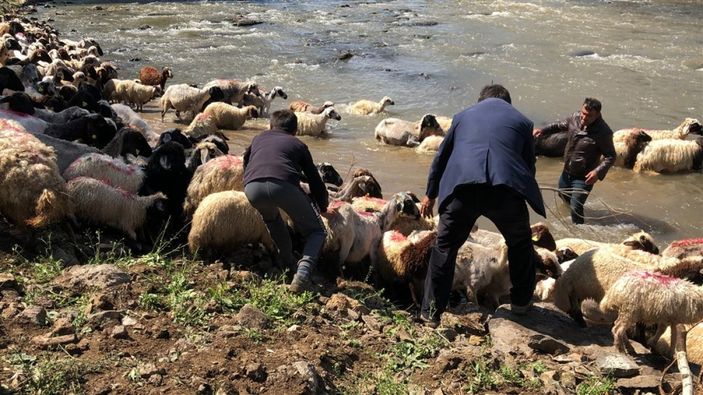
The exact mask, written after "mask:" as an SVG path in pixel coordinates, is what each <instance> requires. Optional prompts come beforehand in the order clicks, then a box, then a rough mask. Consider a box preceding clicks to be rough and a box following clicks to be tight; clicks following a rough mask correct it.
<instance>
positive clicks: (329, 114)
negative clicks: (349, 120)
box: [322, 107, 342, 121]
mask: <svg viewBox="0 0 703 395" xmlns="http://www.w3.org/2000/svg"><path fill="white" fill-rule="evenodd" d="M322 113H323V114H324V116H325V117H326V118H329V119H334V120H337V121H340V120H342V116H341V115H339V113H338V112H337V110H335V109H334V107H327V108H325V111H323V112H322Z"/></svg>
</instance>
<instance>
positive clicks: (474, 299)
mask: <svg viewBox="0 0 703 395" xmlns="http://www.w3.org/2000/svg"><path fill="white" fill-rule="evenodd" d="M466 300H467V301H469V302H471V303H473V304H475V305H476V306H478V295H476V292H474V291H473V288H472V287H471V286H468V287H466Z"/></svg>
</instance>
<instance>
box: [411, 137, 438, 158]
mask: <svg viewBox="0 0 703 395" xmlns="http://www.w3.org/2000/svg"><path fill="white" fill-rule="evenodd" d="M443 142H444V137H443V136H428V137H427V138H426V139H424V140H422V142H421V143H420V145H419V146H417V148H415V150H416V151H417V152H419V153H421V154H434V153H435V152H437V151H439V146H440V145H442V143H443Z"/></svg>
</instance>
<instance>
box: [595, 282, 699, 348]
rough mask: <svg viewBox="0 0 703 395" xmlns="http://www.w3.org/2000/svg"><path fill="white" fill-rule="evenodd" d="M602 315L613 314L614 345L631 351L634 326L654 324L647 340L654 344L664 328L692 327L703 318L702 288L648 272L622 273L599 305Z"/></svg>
mask: <svg viewBox="0 0 703 395" xmlns="http://www.w3.org/2000/svg"><path fill="white" fill-rule="evenodd" d="M600 308H601V310H603V311H604V312H610V311H616V312H617V314H618V318H617V319H616V320H615V325H614V326H613V338H614V345H615V348H617V349H618V350H619V351H621V352H625V351H628V352H631V351H633V349H632V345H631V344H630V341H629V340H628V338H627V330H628V329H629V328H630V327H631V326H634V325H635V324H636V323H643V324H656V325H657V331H656V333H655V334H654V335H653V336H652V337H650V338H649V339H647V343H648V344H649V345H651V346H654V345H656V343H657V340H659V337H660V336H661V335H662V333H663V332H664V330H665V329H666V327H667V326H671V327H673V326H674V325H676V324H694V323H697V322H698V321H700V320H701V319H703V289H701V287H700V286H698V285H694V284H693V283H691V282H689V281H686V280H681V279H678V278H675V277H670V276H666V275H663V274H660V273H656V272H652V271H648V270H634V271H630V272H627V273H625V274H623V275H622V276H621V277H620V278H619V279H618V280H617V281H616V282H615V283H614V284H613V285H612V286H611V287H610V288H609V289H608V291H607V292H606V293H605V296H604V297H603V300H602V301H601V303H600Z"/></svg>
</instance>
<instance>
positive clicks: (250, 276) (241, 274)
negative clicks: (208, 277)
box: [229, 270, 261, 283]
mask: <svg viewBox="0 0 703 395" xmlns="http://www.w3.org/2000/svg"><path fill="white" fill-rule="evenodd" d="M229 275H230V277H231V278H232V281H234V282H236V283H245V282H255V283H258V282H260V281H261V276H259V275H258V274H256V273H254V272H250V271H248V270H232V271H231V272H230V274H229Z"/></svg>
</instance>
